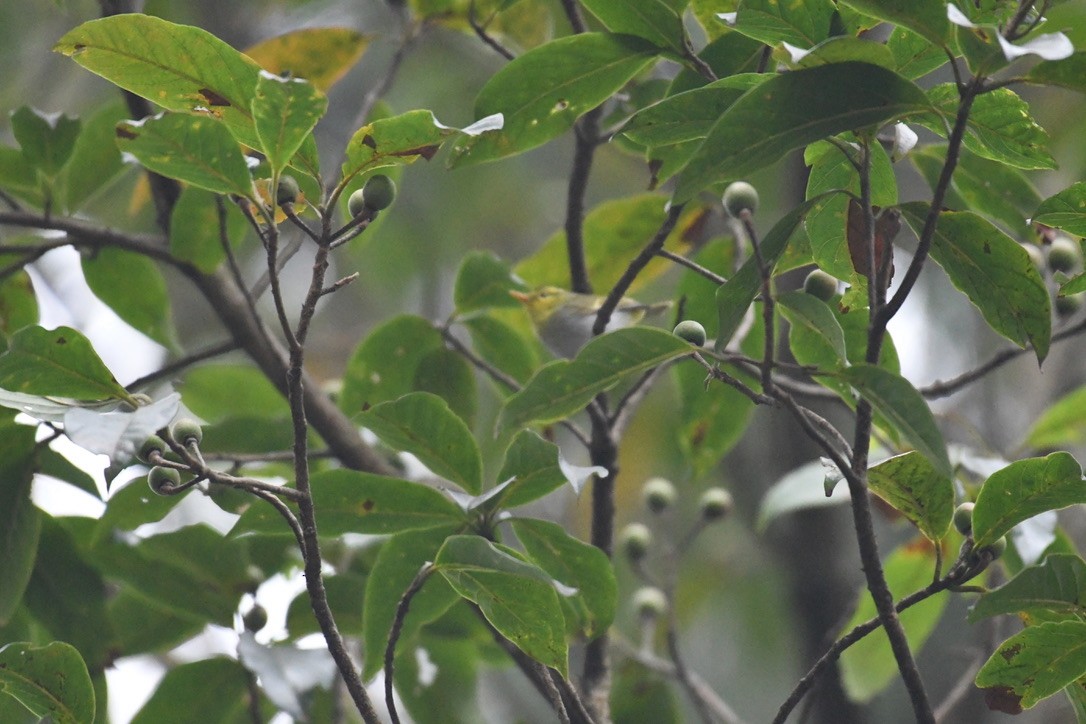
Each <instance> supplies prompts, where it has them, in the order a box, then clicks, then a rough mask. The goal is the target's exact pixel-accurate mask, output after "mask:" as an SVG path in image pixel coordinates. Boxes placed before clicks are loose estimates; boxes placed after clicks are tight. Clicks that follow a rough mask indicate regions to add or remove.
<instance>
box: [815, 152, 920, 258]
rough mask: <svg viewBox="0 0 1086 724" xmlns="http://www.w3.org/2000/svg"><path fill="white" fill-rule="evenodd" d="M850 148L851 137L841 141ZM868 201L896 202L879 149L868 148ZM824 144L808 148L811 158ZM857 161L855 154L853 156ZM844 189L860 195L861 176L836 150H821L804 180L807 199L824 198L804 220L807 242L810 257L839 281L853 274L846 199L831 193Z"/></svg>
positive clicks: (891, 173)
mask: <svg viewBox="0 0 1086 724" xmlns="http://www.w3.org/2000/svg"><path fill="white" fill-rule="evenodd" d="M840 140H843V141H845V142H846V143H847V144H849V145H850V147H851V144H852V143H854V141H853V140H852V139H851V138H845V139H840ZM870 148H871V173H870V179H871V200H872V203H874V204H875V205H876V206H893V205H894V204H896V203H897V201H898V195H897V180H896V179H895V176H894V167H893V165H892V163H891V161H890V157H889V156H888V155H887V154H886V151H884V150H883V148H882V146H880V145H878V144H873V145H872V146H871V147H870ZM823 149H824V146H823V144H815V145H814V146H809V147H808V149H807V155H808V156H810V155H811V154H812V153H815V152H817V151H819V150H823ZM856 158H858V153H857V155H856ZM841 189H845V190H848V191H851V192H852V193H854V194H856V195H857V196H858V195H859V193H860V175H859V173H857V171H856V167H855V166H853V162H852V161H851V160H850V159H849V158H848V157H846V156H845V154H844V153H842V152H841V151H840V150H838V149H837V148H835V147H831V148H828V149H824V152H823V153H821V154H819V155H818V156H817V158H816V159H815V160H814V162H813V163H811V173H810V175H809V176H808V178H807V197H808V198H814V197H815V196H818V195H819V194H826V196H825V197H824V198H823V199H822V200H821V201H819V202H818V203H817V204H816V205H815V206H814V208H812V209H811V211H810V213H809V214H808V215H807V218H806V219H805V221H804V228H805V229H806V230H807V236H808V238H809V239H810V245H811V257H812V258H813V259H814V262H815V263H816V264H818V266H819V267H820V268H821V269H823V270H824V271H826V272H828V273H830V274H832V275H833V276H835V277H837V278H838V279H848V278H849V276H850V275H851V274H852V272H853V264H852V257H851V255H850V254H849V249H848V243H847V241H846V239H847V227H848V204H849V197H848V196H847V195H846V194H843V193H832V194H831V193H830V192H833V191H840V190H841Z"/></svg>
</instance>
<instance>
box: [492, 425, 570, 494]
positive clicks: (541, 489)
mask: <svg viewBox="0 0 1086 724" xmlns="http://www.w3.org/2000/svg"><path fill="white" fill-rule="evenodd" d="M498 481H499V482H501V483H504V482H506V481H511V482H510V483H509V485H507V486H506V487H505V489H504V490H503V491H502V492H501V493H500V494H499V496H498V498H497V502H496V503H495V505H496V506H500V507H502V508H515V507H517V506H518V505H524V504H525V503H530V502H532V501H533V500H538V499H539V498H542V497H543V496H544V495H547V494H548V493H550V492H551V491H552V490H555V489H557V488H559V487H561V486H562V485H563V484H565V482H566V476H565V473H563V472H562V468H561V465H560V464H559V453H558V446H557V445H555V444H554V443H552V442H548V441H546V440H544V439H543V438H541V437H540V436H539V435H537V434H536V433H535V432H533V431H531V430H521V431H520V432H519V433H517V436H516V437H514V438H513V442H511V443H509V447H508V448H507V449H506V451H505V459H504V460H503V461H502V468H501V472H499V473H498Z"/></svg>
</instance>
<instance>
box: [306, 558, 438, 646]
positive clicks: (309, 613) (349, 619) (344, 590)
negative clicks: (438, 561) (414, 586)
mask: <svg viewBox="0 0 1086 724" xmlns="http://www.w3.org/2000/svg"><path fill="white" fill-rule="evenodd" d="M434 550H435V551H436V550H437V548H434ZM368 553H369V551H367V552H366V554H368ZM366 554H363V555H366ZM366 557H367V558H369V557H370V556H368V555H367V556H366ZM355 560H356V561H358V559H355ZM355 565H356V566H357V563H355ZM365 565H370V562H369V561H368V560H366V563H365ZM420 565H421V564H420ZM369 575H370V572H367V573H366V574H365V575H363V574H359V573H355V572H354V570H353V569H352V570H346V571H344V570H342V569H341V570H340V571H337V572H336V573H335V574H334V575H325V576H324V587H325V590H326V591H327V592H328V606H329V608H331V609H332V614H333V615H334V616H335V619H336V626H337V627H338V628H339V630H340V631H341V632H343V633H345V634H346V635H348V636H354V635H357V634H359V633H361V632H362V614H363V610H364V609H363V606H362V605H361V604H360V601H362V599H363V597H364V596H365V595H366V581H367V580H369ZM397 601H398V599H397ZM397 601H393V602H392V604H391V605H392V608H390V609H389V615H390V616H391V615H392V614H393V612H394V611H395V608H396V602H397ZM287 631H289V632H290V638H291V639H292V640H295V641H297V640H298V639H300V638H302V637H303V636H306V635H308V634H320V632H321V628H320V624H319V623H318V622H317V619H316V617H315V616H314V615H313V604H312V603H311V602H310V600H309V591H304V590H303V591H299V592H298V595H296V596H295V597H294V599H293V600H292V601H291V602H290V606H289V607H288V608H287ZM383 658H384V649H382V650H381V652H380V654H378V656H377V659H378V662H380V661H382V660H383ZM366 660H367V661H368V660H369V657H368V656H367V657H366ZM374 663H377V662H374Z"/></svg>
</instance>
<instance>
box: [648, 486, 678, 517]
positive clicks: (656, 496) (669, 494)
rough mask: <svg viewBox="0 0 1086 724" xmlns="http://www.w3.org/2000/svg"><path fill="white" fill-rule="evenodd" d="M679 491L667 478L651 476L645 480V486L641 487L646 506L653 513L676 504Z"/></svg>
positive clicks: (660, 511)
mask: <svg viewBox="0 0 1086 724" xmlns="http://www.w3.org/2000/svg"><path fill="white" fill-rule="evenodd" d="M676 497H678V493H677V492H676V491H675V486H674V485H673V484H672V483H671V481H670V480H667V479H666V478H650V479H649V480H647V481H645V487H643V488H641V498H642V499H643V500H644V501H645V507H646V508H648V509H649V510H651V511H652V512H653V513H662V512H663V511H665V510H667V509H668V508H670V507H671V506H673V505H675V498H676Z"/></svg>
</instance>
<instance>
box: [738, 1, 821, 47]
mask: <svg viewBox="0 0 1086 724" xmlns="http://www.w3.org/2000/svg"><path fill="white" fill-rule="evenodd" d="M833 12H834V7H833V4H832V3H830V2H828V0H805V2H788V0H744V2H743V3H742V4H741V5H740V6H739V11H738V14H737V15H736V17H735V30H736V31H738V32H740V33H742V34H743V35H746V36H747V37H750V38H754V39H755V40H760V41H761V42H763V43H765V44H766V45H778V44H779V43H781V42H786V43H791V44H792V45H796V46H799V47H801V48H810V47H812V46H815V45H818V44H819V43H821V42H822V41H823V40H825V39H826V38H827V37H829V34H830V25H831V22H832V19H833Z"/></svg>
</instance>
